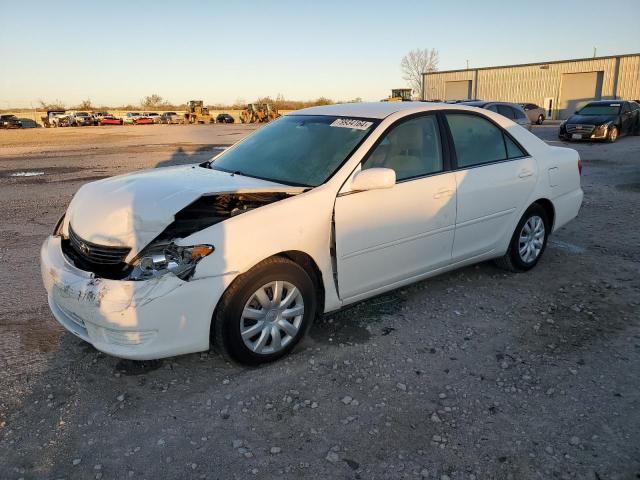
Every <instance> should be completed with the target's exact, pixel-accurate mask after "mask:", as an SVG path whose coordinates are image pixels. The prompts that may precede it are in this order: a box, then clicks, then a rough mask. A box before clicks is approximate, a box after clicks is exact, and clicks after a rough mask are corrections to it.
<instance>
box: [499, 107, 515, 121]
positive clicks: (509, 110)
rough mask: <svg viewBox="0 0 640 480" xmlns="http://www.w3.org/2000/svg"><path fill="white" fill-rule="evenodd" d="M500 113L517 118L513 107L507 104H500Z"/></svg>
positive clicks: (512, 118)
mask: <svg viewBox="0 0 640 480" xmlns="http://www.w3.org/2000/svg"><path fill="white" fill-rule="evenodd" d="M498 113H499V114H500V115H502V116H503V117H507V118H510V119H511V120H515V119H516V117H515V113H514V111H513V108H511V107H509V106H507V105H498Z"/></svg>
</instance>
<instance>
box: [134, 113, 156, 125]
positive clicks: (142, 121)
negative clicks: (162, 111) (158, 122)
mask: <svg viewBox="0 0 640 480" xmlns="http://www.w3.org/2000/svg"><path fill="white" fill-rule="evenodd" d="M154 123H155V122H154V121H153V118H151V117H147V116H144V115H140V116H139V117H138V118H136V119H134V121H133V124H134V125H153V124H154Z"/></svg>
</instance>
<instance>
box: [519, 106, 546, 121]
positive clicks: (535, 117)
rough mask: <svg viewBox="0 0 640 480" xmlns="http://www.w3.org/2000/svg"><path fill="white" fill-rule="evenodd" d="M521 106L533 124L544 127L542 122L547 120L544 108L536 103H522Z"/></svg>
mask: <svg viewBox="0 0 640 480" xmlns="http://www.w3.org/2000/svg"><path fill="white" fill-rule="evenodd" d="M520 106H521V107H522V108H523V110H524V113H526V114H527V117H529V121H530V122H531V123H535V124H537V125H542V122H544V121H545V119H546V118H547V116H546V112H545V110H544V108H542V107H539V106H538V105H536V104H535V103H521V104H520Z"/></svg>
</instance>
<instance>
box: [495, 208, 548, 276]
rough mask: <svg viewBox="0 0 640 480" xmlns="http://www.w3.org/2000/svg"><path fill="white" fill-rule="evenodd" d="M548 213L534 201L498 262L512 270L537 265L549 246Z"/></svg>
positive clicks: (516, 270)
mask: <svg viewBox="0 0 640 480" xmlns="http://www.w3.org/2000/svg"><path fill="white" fill-rule="evenodd" d="M549 229H550V226H549V220H548V218H547V213H546V212H545V210H544V208H542V207H541V206H540V205H538V204H537V203H534V204H533V205H532V206H531V207H529V209H528V210H527V211H526V212H525V214H524V215H523V216H522V218H521V219H520V221H519V222H518V226H517V227H516V230H515V232H513V236H512V237H511V242H510V243H509V249H508V250H507V253H506V254H505V255H504V256H503V257H502V258H499V259H497V260H496V264H497V265H498V266H499V267H501V268H504V269H505V270H510V271H512V272H525V271H527V270H531V269H532V268H533V267H535V266H536V265H537V263H538V261H539V260H540V257H542V254H543V253H544V250H545V248H546V247H547V238H548V237H549Z"/></svg>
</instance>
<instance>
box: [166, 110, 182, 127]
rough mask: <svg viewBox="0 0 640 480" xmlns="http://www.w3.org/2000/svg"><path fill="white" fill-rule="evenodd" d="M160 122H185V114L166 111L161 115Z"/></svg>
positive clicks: (168, 123) (169, 123) (170, 123)
mask: <svg viewBox="0 0 640 480" xmlns="http://www.w3.org/2000/svg"><path fill="white" fill-rule="evenodd" d="M160 123H165V124H167V125H172V124H179V123H184V115H179V114H177V113H176V112H164V113H163V114H162V115H160Z"/></svg>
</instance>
